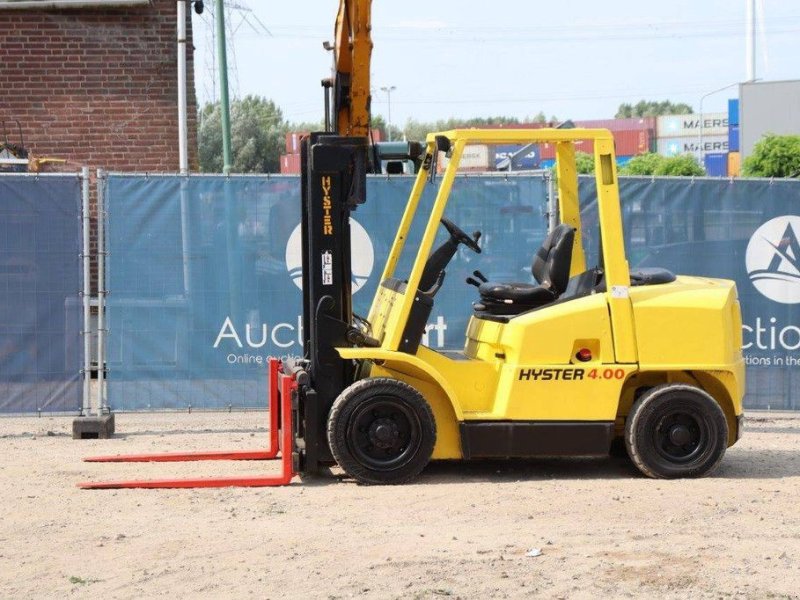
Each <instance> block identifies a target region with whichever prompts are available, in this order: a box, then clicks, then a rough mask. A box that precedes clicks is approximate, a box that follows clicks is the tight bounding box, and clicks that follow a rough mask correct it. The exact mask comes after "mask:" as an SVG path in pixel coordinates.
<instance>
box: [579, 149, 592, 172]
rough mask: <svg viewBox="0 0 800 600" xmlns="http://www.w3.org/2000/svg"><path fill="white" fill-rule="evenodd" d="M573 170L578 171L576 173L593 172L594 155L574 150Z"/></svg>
mask: <svg viewBox="0 0 800 600" xmlns="http://www.w3.org/2000/svg"><path fill="white" fill-rule="evenodd" d="M575 170H576V171H578V175H591V174H592V173H594V156H592V155H591V154H587V153H586V152H576V153H575Z"/></svg>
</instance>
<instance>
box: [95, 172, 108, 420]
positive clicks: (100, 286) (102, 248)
mask: <svg viewBox="0 0 800 600" xmlns="http://www.w3.org/2000/svg"><path fill="white" fill-rule="evenodd" d="M105 177H106V175H105V172H104V171H103V169H97V389H98V392H97V416H98V417H99V416H101V415H102V414H103V409H104V408H106V392H105V365H106V354H105V349H106V347H105V333H106V330H105V311H106V237H105V222H106V193H105V181H106V179H105Z"/></svg>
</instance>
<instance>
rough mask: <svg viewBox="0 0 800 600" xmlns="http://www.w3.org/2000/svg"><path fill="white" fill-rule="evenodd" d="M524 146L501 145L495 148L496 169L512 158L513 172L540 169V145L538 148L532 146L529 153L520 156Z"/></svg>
mask: <svg viewBox="0 0 800 600" xmlns="http://www.w3.org/2000/svg"><path fill="white" fill-rule="evenodd" d="M522 148H523V146H520V145H516V144H501V145H499V146H495V147H494V164H495V168H497V167H499V166H500V165H501V163H504V162H505V160H506V159H507V158H510V157H513V158H512V161H513V162H512V165H511V167H512V170H513V171H521V170H525V169H536V168H538V167H539V158H540V156H541V154H540V152H539V146H538V144H537V145H536V146H532V147H531V148H529V149H528V151H527V152H525V153H524V154H518V152H519V151H520V150H522Z"/></svg>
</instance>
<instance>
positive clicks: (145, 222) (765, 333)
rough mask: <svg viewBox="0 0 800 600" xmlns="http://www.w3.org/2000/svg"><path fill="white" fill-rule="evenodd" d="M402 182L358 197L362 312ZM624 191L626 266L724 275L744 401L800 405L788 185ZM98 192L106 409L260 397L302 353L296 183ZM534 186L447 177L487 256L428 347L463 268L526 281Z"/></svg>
mask: <svg viewBox="0 0 800 600" xmlns="http://www.w3.org/2000/svg"><path fill="white" fill-rule="evenodd" d="M412 183H413V180H412V179H411V178H408V177H391V178H387V177H374V178H370V179H369V181H368V201H367V203H366V204H365V205H363V206H360V207H359V208H358V210H357V211H356V212H355V213H354V214H353V221H352V232H353V276H354V280H353V289H354V290H355V294H354V307H355V311H356V312H357V313H359V314H366V312H367V311H368V309H369V304H370V301H371V299H372V295H373V294H374V292H375V289H376V287H377V285H378V278H379V276H380V272H381V268H382V265H383V263H384V262H385V259H386V257H387V254H388V251H389V246H390V244H391V242H392V239H393V237H394V234H395V231H396V228H397V225H398V223H399V221H400V217H401V215H402V211H403V208H404V206H405V201H406V199H407V195H408V193H409V191H410V189H411V185H412ZM620 184H621V198H622V210H623V223H624V229H625V241H626V247H627V251H628V259H629V261H630V264H631V265H632V266H661V267H665V268H668V269H670V270H673V271H674V272H676V273H684V274H698V275H707V276H713V277H725V278H730V279H734V280H735V281H736V282H737V285H738V289H739V295H740V298H741V301H742V305H743V312H744V329H743V332H744V350H745V354H746V357H747V361H748V364H749V368H748V392H747V394H748V395H747V399H746V405H747V406H748V407H751V408H754V407H767V406H769V407H770V408H772V409H779V408H792V409H797V408H800V405H799V404H800V403H798V402H797V401H796V400H794V399H793V397H792V396H793V393H792V392H793V389H794V388H796V386H797V383H798V380H797V375H796V372H797V369H798V367H797V363H798V359H800V351H798V350H800V327H798V325H800V319H798V317H800V314H798V312H797V309H796V308H795V306H796V304H797V303H798V302H800V289H796V288H795V287H794V286H795V285H797V286H800V283H795V282H798V281H800V272H799V271H798V270H797V258H798V257H799V256H800V248H797V239H796V237H794V235H795V234H794V232H795V231H797V232H798V233H800V229H798V227H800V217H793V214H794V213H798V209H800V183H798V182H792V181H781V182H770V181H756V180H734V181H730V180H721V179H694V180H690V179H678V178H676V179H671V178H657V179H652V178H622V179H621V180H620ZM593 185H594V183H593V180H592V179H591V178H587V179H582V180H581V198H582V206H583V208H582V215H583V220H584V225H585V231H586V235H587V241H588V255H589V260H595V261H596V256H597V235H592V231H593V230H596V223H597V213H596V203H595V196H594V191H593ZM107 186H108V188H107V196H106V197H107V201H108V207H109V215H110V216H109V251H110V255H109V260H108V263H109V289H110V291H111V293H110V296H109V299H108V323H109V349H108V365H109V383H108V386H109V402H110V404H111V406H112V408H114V409H116V410H140V409H184V408H187V407H189V406H192V407H196V408H225V407H229V406H230V407H237V408H238V407H264V406H265V405H266V379H265V377H266V369H265V361H266V357H268V356H281V355H297V354H301V353H302V348H301V346H300V340H301V338H302V331H301V320H302V319H301V316H300V310H301V297H300V289H299V285H300V267H301V259H300V233H299V220H300V206H299V196H300V189H299V188H300V184H299V179H298V178H296V177H274V176H273V177H267V176H242V177H228V178H226V177H188V178H185V177H184V178H180V177H175V176H147V177H145V176H128V175H123V174H116V175H112V176H110V177H109V179H108V182H107ZM546 189H547V185H546V181H545V180H544V179H543V178H542V177H541V176H535V175H519V176H513V177H509V176H464V177H459V178H458V179H457V181H456V185H455V187H454V190H453V195H452V196H451V199H450V203H449V205H448V209H447V216H448V217H449V218H451V219H452V220H453V221H454V222H456V223H457V224H459V225H460V226H461V227H462V228H463V229H464V230H465V231H473V230H478V229H479V230H481V231H482V232H483V237H482V238H481V245H482V246H483V249H484V251H483V253H482V254H480V255H476V254H474V253H471V252H470V251H469V250H467V249H463V248H462V249H461V250H460V252H459V254H458V255H457V256H456V258H455V259H454V261H453V263H451V265H450V267H449V268H448V272H447V278H446V280H445V284H444V288H443V289H442V291H441V292H440V293H439V295H437V298H436V305H435V306H434V310H433V313H432V314H431V318H430V321H429V326H428V333H427V334H426V335H427V339H426V342H427V343H428V345H430V346H431V347H433V348H442V349H452V348H461V347H463V343H464V332H465V330H466V325H467V321H468V319H469V316H470V314H471V303H472V301H473V300H475V299H476V291H475V289H474V288H472V287H470V286H468V285H466V284H465V282H464V279H465V278H466V277H467V276H468V275H470V274H471V273H472V271H473V270H475V269H479V270H481V271H482V272H483V273H485V274H486V275H488V276H490V277H491V278H492V279H500V280H503V279H505V280H515V281H528V280H530V277H531V276H530V263H531V258H532V254H533V252H534V251H535V250H536V248H538V246H539V245H540V244H541V241H542V239H543V238H544V236H545V233H546V221H547V219H546V204H547V202H546V201H547V191H546ZM432 198H433V196H432V192H431V191H429V193H427V194H426V196H425V197H424V198H423V201H422V204H421V207H420V210H419V211H418V213H417V214H418V216H423V215H427V214H428V212H429V210H428V209H429V207H430V203H431V202H432ZM794 219H797V222H795V220H794ZM418 220H421V219H418ZM423 225H424V223H421V222H415V223H414V225H413V227H412V232H411V235H410V238H409V239H411V240H414V239H418V237H419V235H420V231H421V227H422V226H423ZM778 230H780V231H778ZM440 235H441V236H442V238H443V237H444V235H445V234H444V232H443V231H442V232H441V233H440ZM796 248H797V250H796ZM407 250H408V252H406V253H404V255H403V256H402V257H401V261H400V264H399V272H400V273H402V272H403V271H404V270H406V271H407V270H408V269H409V268H410V260H411V258H412V256H411V255H412V254H413V251H414V250H415V247H414V246H413V244H409V248H407ZM593 257H594V258H593Z"/></svg>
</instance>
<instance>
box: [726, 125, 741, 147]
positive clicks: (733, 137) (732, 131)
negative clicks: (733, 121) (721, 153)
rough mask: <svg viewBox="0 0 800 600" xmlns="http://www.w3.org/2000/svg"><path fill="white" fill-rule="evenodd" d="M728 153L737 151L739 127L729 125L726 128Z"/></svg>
mask: <svg viewBox="0 0 800 600" xmlns="http://www.w3.org/2000/svg"><path fill="white" fill-rule="evenodd" d="M728 151H729V152H738V151H739V126H738V125H731V126H730V127H728Z"/></svg>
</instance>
